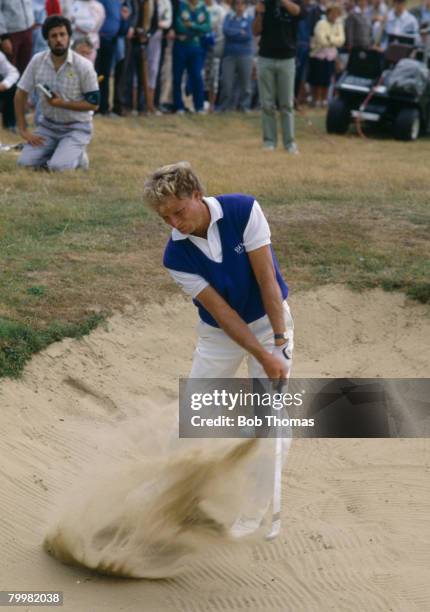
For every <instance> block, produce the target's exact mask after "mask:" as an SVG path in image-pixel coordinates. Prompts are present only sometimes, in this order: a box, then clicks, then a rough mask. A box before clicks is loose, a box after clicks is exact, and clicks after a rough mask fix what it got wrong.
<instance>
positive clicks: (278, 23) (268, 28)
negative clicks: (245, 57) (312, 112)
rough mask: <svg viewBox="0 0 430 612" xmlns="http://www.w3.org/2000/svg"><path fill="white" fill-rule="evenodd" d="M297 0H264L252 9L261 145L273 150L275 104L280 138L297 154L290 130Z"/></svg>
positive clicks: (292, 109)
mask: <svg viewBox="0 0 430 612" xmlns="http://www.w3.org/2000/svg"><path fill="white" fill-rule="evenodd" d="M301 6H302V3H301V0H267V1H266V2H261V1H260V2H258V4H257V6H256V9H255V19H254V24H253V33H254V35H255V36H259V35H260V34H261V38H260V47H259V53H258V55H259V57H258V88H259V94H260V104H261V110H262V113H261V116H262V126H263V146H264V148H265V149H266V150H274V149H275V147H276V142H277V126H276V105H277V104H278V107H279V110H280V114H281V125H282V140H283V144H284V148H285V150H286V151H288V153H292V154H297V153H298V149H297V145H296V141H295V134H294V75H295V55H296V39H297V25H298V22H299V19H300V18H301Z"/></svg>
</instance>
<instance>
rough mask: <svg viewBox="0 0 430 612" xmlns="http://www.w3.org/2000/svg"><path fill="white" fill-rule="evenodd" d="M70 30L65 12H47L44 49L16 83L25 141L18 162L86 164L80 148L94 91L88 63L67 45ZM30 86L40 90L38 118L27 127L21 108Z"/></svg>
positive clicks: (51, 166) (87, 136) (60, 166)
mask: <svg viewBox="0 0 430 612" xmlns="http://www.w3.org/2000/svg"><path fill="white" fill-rule="evenodd" d="M71 32H72V28H71V24H70V21H69V20H68V19H66V18H65V17H61V16H59V15H52V16H51V17H48V18H47V19H46V20H45V22H44V24H43V26H42V34H43V37H44V38H45V40H46V41H47V43H48V46H49V51H42V52H41V53H38V54H36V55H35V56H34V57H33V59H32V60H31V62H30V63H29V65H28V66H27V69H26V70H25V72H24V74H23V76H22V78H21V80H20V81H19V83H18V90H17V93H16V95H15V113H16V119H17V125H18V129H19V132H20V134H21V136H22V137H23V138H24V140H26V141H27V144H26V145H25V146H24V149H23V151H22V154H21V156H20V157H19V159H18V164H19V165H20V166H30V167H33V168H43V169H46V170H52V171H55V170H57V171H62V170H74V169H75V168H79V167H82V168H85V169H86V168H88V157H87V155H86V151H85V149H86V147H87V145H88V144H89V142H90V140H91V136H92V119H93V111H95V110H97V108H98V104H99V96H100V94H99V86H98V82H97V74H96V72H95V70H94V67H93V65H92V63H91V62H90V61H89V60H87V59H86V58H84V57H82V56H80V55H78V54H77V53H75V52H74V51H72V50H71V49H69V45H70V36H71ZM40 86H41V87H40ZM36 88H37V89H38V90H41V91H42V92H43V93H41V106H42V114H43V119H42V121H41V123H40V125H39V126H38V127H37V129H36V130H35V131H34V132H31V131H29V130H28V128H27V124H26V120H25V110H26V105H27V99H28V96H29V94H31V92H32V91H34V89H36Z"/></svg>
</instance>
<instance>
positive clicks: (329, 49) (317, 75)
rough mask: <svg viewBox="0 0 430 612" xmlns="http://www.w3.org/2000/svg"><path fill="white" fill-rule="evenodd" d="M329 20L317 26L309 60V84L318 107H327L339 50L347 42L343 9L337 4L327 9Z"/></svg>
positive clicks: (323, 20) (320, 22) (324, 20)
mask: <svg viewBox="0 0 430 612" xmlns="http://www.w3.org/2000/svg"><path fill="white" fill-rule="evenodd" d="M326 15H327V18H326V19H321V21H319V22H318V23H317V25H316V26H315V30H314V35H313V38H312V40H311V53H310V60H309V79H308V80H309V84H310V86H311V88H312V99H313V102H314V104H315V105H316V106H326V104H327V94H328V89H329V86H330V83H331V80H332V77H333V75H334V70H335V61H336V57H337V50H338V48H339V47H341V46H342V45H343V44H344V42H345V34H344V28H343V24H342V21H341V19H340V16H341V9H340V7H339V6H338V5H336V4H331V5H329V6H328V7H327V13H326Z"/></svg>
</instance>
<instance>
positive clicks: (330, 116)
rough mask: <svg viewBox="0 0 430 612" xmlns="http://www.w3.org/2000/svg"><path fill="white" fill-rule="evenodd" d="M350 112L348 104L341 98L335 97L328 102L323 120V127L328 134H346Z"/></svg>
mask: <svg viewBox="0 0 430 612" xmlns="http://www.w3.org/2000/svg"><path fill="white" fill-rule="evenodd" d="M350 118H351V113H350V110H349V106H348V105H347V104H346V102H345V101H344V100H342V98H335V99H334V100H332V101H331V102H330V105H329V107H328V111H327V117H326V120H325V127H326V130H327V132H328V133H329V134H346V132H347V131H348V127H349V122H350Z"/></svg>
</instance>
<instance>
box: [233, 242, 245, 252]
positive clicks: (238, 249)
mask: <svg viewBox="0 0 430 612" xmlns="http://www.w3.org/2000/svg"><path fill="white" fill-rule="evenodd" d="M234 250H235V251H236V253H237V254H238V255H241V253H243V252H244V251H245V245H244V244H243V242H239V244H238V245H236V246H235V247H234Z"/></svg>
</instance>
